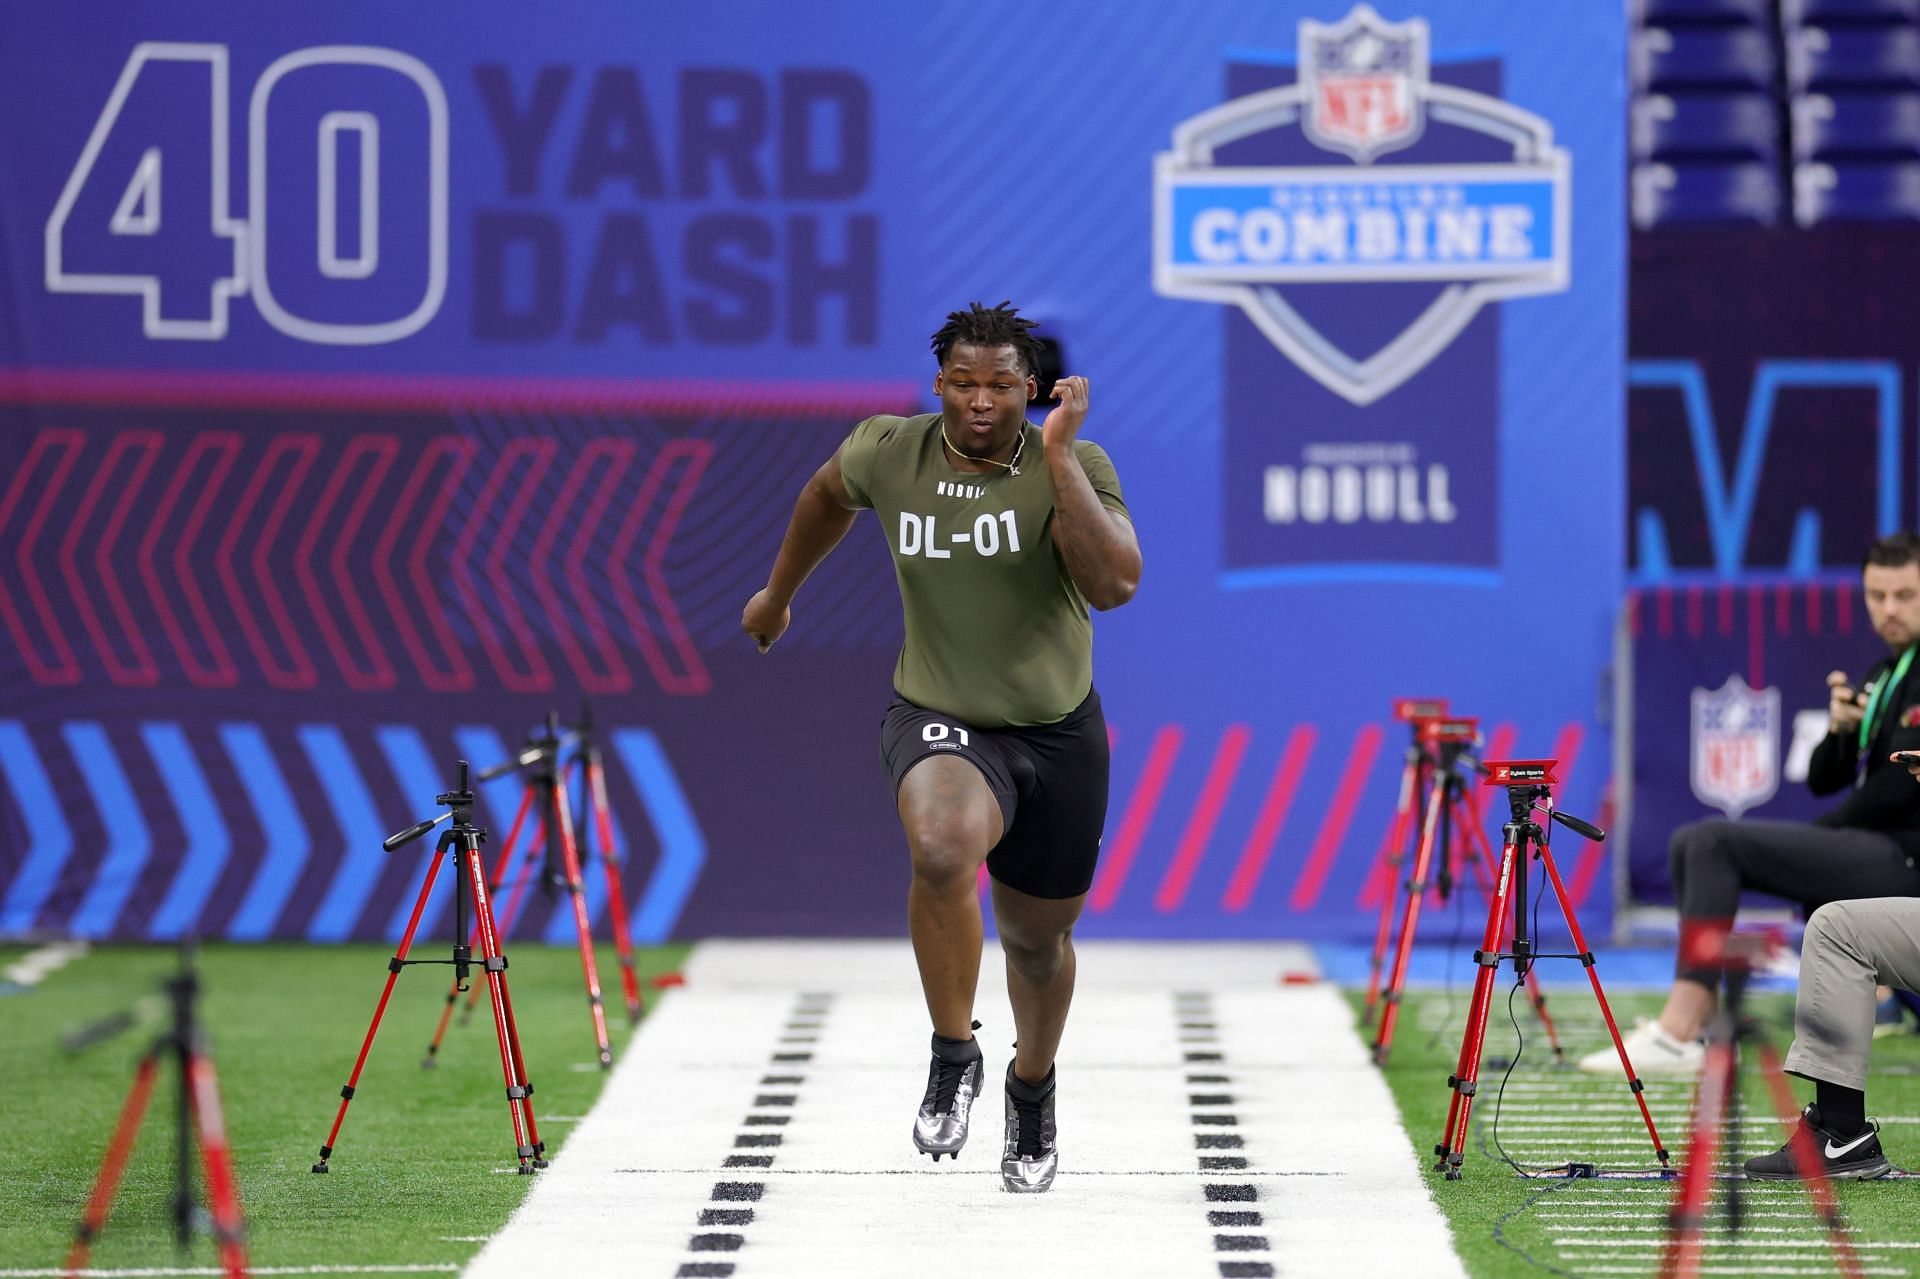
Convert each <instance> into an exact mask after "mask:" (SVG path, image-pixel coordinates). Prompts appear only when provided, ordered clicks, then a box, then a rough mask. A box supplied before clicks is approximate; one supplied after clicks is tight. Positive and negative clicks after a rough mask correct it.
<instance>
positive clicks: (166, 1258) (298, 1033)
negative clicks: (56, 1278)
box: [0, 943, 686, 1269]
mask: <svg viewBox="0 0 1920 1279" xmlns="http://www.w3.org/2000/svg"><path fill="white" fill-rule="evenodd" d="M19 953H20V952H19V950H18V948H9V949H8V950H7V951H6V952H4V953H0V962H5V961H10V960H11V959H14V958H17V957H18V955H19ZM447 953H448V952H447V950H446V947H445V945H444V944H438V945H436V946H435V947H433V948H431V949H426V948H419V947H417V948H416V949H415V951H414V954H413V957H414V958H445V957H446V955H447ZM685 953H686V948H685V947H680V946H674V947H661V948H651V949H643V950H641V951H640V952H639V954H638V960H639V967H640V980H641V983H642V992H643V995H644V997H645V998H646V1000H647V1002H648V1005H649V1006H651V1004H652V1002H653V1001H654V1000H655V999H657V997H658V992H657V991H655V990H654V988H653V987H652V985H651V979H652V978H653V977H654V976H656V975H659V974H661V973H665V972H670V971H672V970H674V969H675V968H677V967H678V965H679V964H680V962H681V960H682V958H683V957H684V955H685ZM391 954H392V950H391V948H390V947H384V946H358V945H353V946H293V945H289V946H274V945H263V946H242V945H214V946H207V947H204V948H203V949H202V950H201V951H200V953H199V967H200V973H201V981H202V985H203V989H204V993H205V997H204V1000H203V1014H204V1018H205V1023H206V1026H207V1028H208V1031H209V1034H210V1038H211V1044H212V1050H213V1059H214V1062H215V1065H216V1067H217V1069H218V1071H219V1076H220V1088H221V1092H222V1094H223V1096H224V1099H225V1104H226V1115H227V1123H228V1127H229V1129H230V1133H231V1139H232V1148H233V1157H234V1161H235V1166H236V1167H237V1169H238V1170H239V1175H240V1188H241V1199H242V1207H243V1209H244V1211H245V1214H246V1218H247V1228H248V1245H249V1250H250V1253H251V1260H252V1261H253V1263H254V1264H255V1265H258V1266H299V1265H322V1264H324V1265H331V1266H344V1265H363V1266H380V1265H443V1266H446V1267H447V1268H449V1269H453V1268H457V1267H459V1266H460V1265H463V1264H464V1263H465V1262H466V1261H467V1260H469V1259H470V1258H471V1257H472V1256H473V1255H474V1253H475V1252H476V1251H477V1250H478V1249H479V1247H480V1243H479V1242H477V1240H478V1239H480V1238H484V1237H485V1236H487V1235H490V1234H493V1233H494V1232H496V1231H498V1230H499V1228H500V1226H501V1225H502V1224H503V1223H504V1222H505V1221H506V1219H507V1216H508V1214H510V1213H511V1212H512V1211H513V1209H514V1207H515V1206H516V1205H517V1204H519V1202H520V1200H521V1198H522V1196H524V1195H525V1194H526V1192H527V1188H528V1186H529V1184H530V1182H531V1179H530V1178H526V1177H521V1176H516V1175H513V1174H512V1173H511V1172H510V1171H509V1172H501V1171H499V1170H501V1169H509V1170H510V1169H512V1168H513V1166H514V1164H515V1159H514V1154H513V1139H512V1130H511V1128H510V1127H509V1123H508V1115H507V1103H506V1099H505V1096H504V1093H503V1081H502V1077H501V1068H500V1056H499V1050H498V1047H497V1045H496V1041H495V1039H494V1034H493V1030H492V1024H491V1019H490V1017H489V1014H488V1005H487V1002H486V1000H485V999H484V998H483V999H482V1000H481V1002H480V1005H479V1009H478V1011H477V1013H476V1015H475V1016H474V1018H473V1019H472V1021H471V1022H470V1023H469V1024H467V1025H465V1026H462V1025H459V1024H458V1023H457V1022H456V1024H455V1025H454V1027H453V1028H452V1029H451V1030H450V1032H449V1034H448V1037H447V1043H446V1045H445V1046H444V1047H443V1048H442V1050H441V1053H440V1061H439V1066H438V1067H437V1068H436V1069H434V1070H430V1071H429V1070H423V1069H422V1068H421V1064H420V1063H421V1060H422V1058H423V1056H424V1055H425V1054H424V1050H425V1048H426V1046H427V1043H428V1041H429V1039H430V1037H431V1035H432V1032H433V1028H434V1024H435V1021H436V1020H437V1018H438V1016H439V1013H440V1010H441V1008H442V1006H443V1001H444V997H445V995H446V991H447V982H448V981H449V980H450V974H451V970H450V969H449V968H447V967H444V966H435V967H410V968H408V969H406V970H405V972H404V973H403V974H402V975H401V977H400V981H399V984H398V987H397V989H396V991H395V994H394V997H393V1000H392V1002H391V1003H390V1004H389V1005H388V1008H387V1012H386V1016H385V1018H384V1020H383V1021H382V1023H381V1026H380V1031H379V1035H378V1037H377V1038H376V1040H375V1042H374V1046H373V1052H372V1054H371V1056H370V1057H369V1059H368V1061H367V1066H366V1069H365V1071H364V1072H363V1073H362V1075H361V1078H360V1085H359V1089H358V1092H357V1094H356V1096H355V1097H354V1099H353V1103H352V1106H351V1107H350V1109H349V1111H348V1114H347V1121H346V1125H345V1127H344V1128H343V1129H342V1130H341V1133H340V1136H339V1138H338V1139H337V1141H336V1143H335V1152H334V1155H333V1160H332V1167H333V1171H332V1172H331V1173H329V1174H327V1175H325V1176H317V1175H315V1174H313V1173H312V1172H310V1171H309V1168H310V1166H311V1165H312V1164H313V1162H314V1160H315V1157H316V1155H317V1154H318V1151H319V1147H320V1144H321V1142H322V1141H323V1140H324V1139H325V1137H326V1134H327V1131H328V1129H329V1127H330V1126H331V1125H332V1122H333V1117H334V1112H335V1110H336V1109H337V1108H338V1106H339V1104H340V1088H341V1085H342V1084H344V1083H345V1082H346V1079H347V1076H348V1074H349V1072H350V1071H351V1069H352V1067H353V1061H354V1057H355V1055H356V1054H357V1053H358V1052H359V1049H360V1043H361V1040H362V1038H363V1037H364V1036H365V1034H366V1029H367V1023H368V1020H369V1019H370V1018H371V1016H372V1014H373V1008H374V1003H375V1001H376V1000H377V998H378V996H379V993H380V989H381V987H382V985H383V984H384V982H385V981H386V978H387V963H386V961H387V959H388V957H389V956H390V955H391ZM508 954H509V957H510V959H511V962H512V966H511V968H510V969H509V970H508V980H509V983H510V987H511V990H512V995H513V1001H514V1010H515V1013H516V1015H517V1020H518V1023H519V1028H520V1035H521V1040H522V1044H523V1048H524V1053H525V1057H526V1063H527V1073H528V1075H529V1077H530V1078H531V1079H532V1081H533V1083H534V1086H535V1096H534V1100H535V1103H536V1108H535V1113H536V1118H537V1119H539V1120H540V1122H541V1134H540V1135H541V1137H542V1138H543V1139H544V1140H545V1141H546V1143H547V1146H548V1149H549V1150H550V1151H552V1150H555V1149H557V1148H559V1147H560V1146H561V1145H562V1143H563V1142H564V1141H565V1139H566V1136H567V1134H568V1133H569V1132H570V1131H571V1130H572V1128H573V1126H574V1125H573V1123H572V1122H570V1117H571V1118H578V1117H579V1116H581V1115H584V1114H585V1113H586V1110H587V1107H588V1106H590V1105H591V1104H592V1102H593V1099H594V1097H595V1096H596V1095H597V1094H598V1093H599V1091H600V1087H601V1084H602V1082H603V1080H604V1078H605V1074H604V1072H602V1071H601V1070H600V1069H598V1067H597V1066H596V1065H593V1064H592V1063H595V1061H596V1054H595V1048H594V1043H593V1031H592V1025H591V1022H590V1020H589V1016H588V1004H587V999H586V996H585V992H584V983H583V981H582V976H581V967H580V954H579V951H578V949H577V948H575V947H560V946H537V945H533V944H531V943H516V944H513V945H511V946H510V947H509V951H508ZM598 963H599V969H600V977H601V982H602V985H603V987H604V989H605V996H606V1006H607V1010H608V1020H609V1025H610V1030H611V1033H612V1043H613V1049H614V1054H615V1057H616V1059H617V1058H618V1055H619V1053H620V1050H621V1048H622V1047H623V1046H624V1045H625V1043H626V1041H627V1039H628V1037H629V1034H630V1031H629V1030H628V1027H627V1021H626V1016H625V1009H624V1004H623V999H622V995H621V985H620V971H619V968H618V966H617V964H616V962H615V956H614V953H613V948H612V947H611V946H603V947H601V948H600V951H599V954H598ZM175 965H176V960H175V957H174V954H173V952H171V951H169V950H166V949H160V948H132V947H103V948H99V949H95V950H94V951H92V952H91V953H90V954H88V955H87V956H86V957H85V958H83V959H80V960H78V961H76V962H74V963H72V964H70V965H69V966H68V967H66V968H63V969H61V970H60V971H58V972H56V973H53V974H52V975H51V976H49V977H48V978H47V979H46V980H45V982H44V983H42V984H41V985H39V986H37V987H35V988H33V989H32V990H29V991H27V992H24V993H15V994H9V995H5V996H0V1079H5V1080H6V1081H7V1085H6V1091H5V1100H4V1102H0V1115H4V1117H5V1118H4V1136H0V1148H4V1149H5V1151H6V1154H7V1159H6V1169H7V1174H8V1178H9V1183H10V1191H11V1193H10V1195H9V1197H8V1208H7V1211H6V1212H4V1213H0V1267H6V1268H16V1269H24V1268H36V1267H46V1266H57V1265H59V1264H60V1262H61V1261H62V1260H63V1259H64V1258H65V1255H66V1251H67V1247H68V1245H69V1244H70V1242H71V1240H72V1236H73V1229H74V1226H75V1224H76V1223H77V1222H78V1221H79V1218H80V1213H81V1209H82V1207H83V1206H84V1204H85V1201H86V1197H87V1194H88V1192H89V1190H90V1188H91V1185H92V1179H93V1174H94V1170H95V1168H96V1166H97V1165H98V1163H99V1160H100V1156H101V1154H102V1152H103V1151H104V1149H105V1147H106V1142H107V1138H108V1135H109V1133H110V1132H111V1131H112V1129H113V1125H114V1121H115V1119H116V1117H117V1115H118V1113H119V1109H120V1105H121V1102H122V1100H123V1099H124V1097H125V1095H126V1092H127V1089H128V1086H129V1084H130V1083H131V1081H132V1078H133V1071H134V1065H135V1062H136V1060H137V1059H138V1057H139V1056H140V1054H141V1053H142V1052H143V1051H144V1050H145V1048H146V1047H147V1045H148V1044H150V1043H151V1042H152V1040H153V1037H154V1035H155V1034H156V1033H157V1032H158V1030H159V1029H160V1026H159V1024H157V1023H151V1024H149V1025H147V1026H143V1027H141V1028H138V1029H135V1030H130V1031H128V1032H127V1033H124V1034H122V1035H119V1036H118V1037H116V1038H113V1039H111V1040H108V1041H106V1042H103V1043H100V1044H97V1045H95V1046H94V1047H92V1048H89V1049H86V1050H84V1051H81V1052H78V1053H71V1052H67V1051H65V1050H64V1049H63V1048H62V1047H61V1046H60V1040H61V1034H62V1032H63V1031H64V1030H66V1029H68V1028H70V1027H73V1026H76V1025H78V1024H81V1023H85V1022H87V1021H89V1020H91V1019H95V1018H100V1017H104V1016H106V1015H108V1014H110V1013H113V1012H115V1011H117V1010H121V1009H125V1008H128V1007H130V1006H133V1005H134V1004H135V1003H136V1001H139V1000H141V999H142V998H143V997H146V996H150V995H153V994H154V993H156V992H157V990H158V983H159V982H160V981H161V979H163V978H164V977H165V976H166V975H167V974H168V973H169V972H170V971H171V970H172V969H173V968H174V967H175ZM149 1002H150V1003H151V1001H149ZM155 1011H158V1010H157V1009H156V1010H155ZM583 1065H584V1066H585V1068H584V1069H582V1068H579V1067H581V1066H583ZM172 1078H173V1072H172V1070H171V1069H170V1068H169V1069H168V1070H167V1071H166V1072H165V1074H164V1075H163V1077H162V1084H161V1087H160V1089H159V1090H157V1091H156V1093H155V1097H154V1104H153V1106H152V1107H150V1109H149V1112H148V1116H147V1120H146V1123H145V1124H144V1125H143V1126H142V1129H141V1141H140V1144H139V1146H138V1147H137V1149H136V1151H135V1153H134V1157H133V1160H132V1162H131V1164H130V1165H129V1167H128V1169H127V1174H126V1178H125V1180H124V1181H123V1183H122V1185H121V1189H120V1193H119V1197H118V1199H117V1200H116V1202H115V1206H114V1211H113V1215H112V1217H111V1218H110V1219H109V1221H108V1223H107V1227H106V1230H105V1232H104V1233H103V1235H102V1236H101V1238H100V1240H99V1241H98V1243H97V1244H96V1246H95V1248H94V1250H93V1257H92V1264H93V1265H94V1266H97V1267H102V1268H117V1267H137V1266H155V1265H165V1266H174V1265H182V1264H184V1265H198V1266H205V1265H211V1264H213V1263H214V1250H213V1246H212V1244H211V1243H210V1242H208V1241H206V1240H205V1239H201V1240H199V1241H197V1242H196V1243H195V1244H194V1245H193V1246H192V1248H191V1249H190V1250H188V1251H187V1252H186V1253H184V1254H182V1253H179V1252H177V1251H176V1250H175V1248H174V1244H173V1240H172V1231H171V1225H170V1223H169V1220H168V1203H169V1196H170V1193H171V1189H170V1188H171V1186H172V1184H173V1157H172V1136H171V1134H172V1130H173V1115H174V1110H173V1103H172V1096H171V1094H170V1092H169V1091H168V1090H169V1089H170V1088H171V1080H172Z"/></svg>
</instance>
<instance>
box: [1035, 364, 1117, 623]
mask: <svg viewBox="0 0 1920 1279" xmlns="http://www.w3.org/2000/svg"><path fill="white" fill-rule="evenodd" d="M1053 398H1054V399H1056V400H1058V401H1060V403H1059V404H1058V405H1057V406H1055V408H1054V409H1053V411H1052V412H1051V413H1048V414H1047V420H1046V421H1045V422H1044V423H1042V424H1041V427H1040V434H1041V437H1042V439H1043V440H1044V441H1045V448H1046V456H1047V475H1048V477H1049V478H1050V479H1051V480H1052V481H1053V542H1054V545H1055V546H1057V547H1059V548H1060V558H1061V559H1063V560H1064V561H1066V565H1067V572H1068V574H1069V575H1070V576H1072V578H1073V584H1074V585H1075V586H1077V587H1079V588H1080V593H1081V594H1082V595H1084V596H1086V599H1087V603H1088V604H1090V605H1092V606H1093V607H1094V608H1097V609H1102V610H1104V609H1110V608H1119V607H1120V606H1121V605H1122V604H1125V603H1126V602H1127V601H1128V600H1130V599H1132V598H1133V593H1134V591H1135V590H1136V589H1138V587H1139V585H1140V543H1139V541H1138V539H1136V538H1135V537H1134V535H1133V521H1131V520H1129V519H1128V518H1127V517H1126V516H1124V515H1122V514H1120V513H1119V512H1117V511H1110V510H1108V509H1107V508H1106V507H1105V506H1103V505H1101V503H1100V495H1099V494H1097V493H1095V492H1094V490H1093V483H1092V481H1090V480H1089V479H1088V478H1087V472H1086V468H1085V467H1083V466H1082V465H1081V464H1080V458H1079V455H1078V454H1077V453H1076V452H1075V450H1074V447H1073V446H1074V442H1075V441H1076V440H1077V439H1078V438H1079V435H1080V425H1081V423H1083V422H1085V421H1086V420H1087V379H1085V378H1083V377H1063V378H1061V379H1060V380H1059V381H1058V382H1056V383H1054V386H1053Z"/></svg>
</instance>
